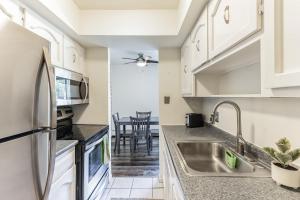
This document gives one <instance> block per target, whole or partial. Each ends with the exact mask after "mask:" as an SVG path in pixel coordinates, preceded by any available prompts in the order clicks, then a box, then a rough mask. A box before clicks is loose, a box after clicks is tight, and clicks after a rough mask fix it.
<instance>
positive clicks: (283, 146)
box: [276, 138, 291, 153]
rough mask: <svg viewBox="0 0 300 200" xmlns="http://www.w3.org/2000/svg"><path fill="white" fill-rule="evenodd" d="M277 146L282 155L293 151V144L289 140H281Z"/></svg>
mask: <svg viewBox="0 0 300 200" xmlns="http://www.w3.org/2000/svg"><path fill="white" fill-rule="evenodd" d="M276 145H277V147H278V149H279V150H280V151H281V152H282V153H285V152H287V151H288V150H290V149H291V143H290V141H289V140H288V139H287V138H281V139H280V140H279V141H278V142H277V143H276Z"/></svg>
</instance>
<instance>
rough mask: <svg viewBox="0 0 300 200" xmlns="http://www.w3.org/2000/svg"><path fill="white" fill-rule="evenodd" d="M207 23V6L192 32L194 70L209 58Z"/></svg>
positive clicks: (192, 66) (192, 68)
mask: <svg viewBox="0 0 300 200" xmlns="http://www.w3.org/2000/svg"><path fill="white" fill-rule="evenodd" d="M207 25H208V24H207V8H205V9H204V11H203V12H202V14H201V16H200V18H199V20H198V22H197V24H196V26H195V27H194V29H193V31H192V33H191V42H192V43H191V46H192V47H191V48H192V63H191V70H192V71H193V70H194V69H196V68H197V67H199V66H201V65H202V64H203V63H205V62H206V61H207V59H208V37H207V31H208V27H207Z"/></svg>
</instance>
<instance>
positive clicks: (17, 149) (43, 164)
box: [0, 132, 49, 200]
mask: <svg viewBox="0 0 300 200" xmlns="http://www.w3.org/2000/svg"><path fill="white" fill-rule="evenodd" d="M35 136H37V137H38V138H39V139H38V144H39V147H40V148H39V153H38V155H39V158H40V159H39V161H40V162H39V164H40V170H39V173H40V174H39V175H40V176H41V179H42V180H43V182H45V181H46V180H45V179H46V176H47V170H48V169H47V163H48V162H47V159H48V149H49V142H48V140H47V138H48V133H45V132H44V133H42V132H40V133H36V134H34V135H28V136H25V137H21V138H18V139H15V140H11V141H8V142H4V143H1V144H0V158H1V159H0V185H1V187H0V194H1V199H9V200H40V197H39V196H38V195H39V194H38V192H37V191H38V190H37V189H36V188H37V187H38V185H37V184H36V183H35V180H36V179H35V178H36V176H37V175H38V174H36V173H37V172H38V170H34V169H35V166H34V156H35V153H34V150H33V146H32V141H33V140H32V138H33V137H35Z"/></svg>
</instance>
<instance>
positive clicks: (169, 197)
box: [160, 132, 185, 200]
mask: <svg viewBox="0 0 300 200" xmlns="http://www.w3.org/2000/svg"><path fill="white" fill-rule="evenodd" d="M160 135H161V137H160V145H161V146H162V148H161V151H160V156H161V158H162V159H161V161H162V163H161V170H162V172H161V173H162V178H163V182H164V199H165V200H184V199H185V198H184V194H183V192H182V189H181V186H180V183H179V180H178V178H177V175H176V171H175V168H174V166H173V161H172V159H171V157H170V154H169V150H168V147H167V144H166V142H165V139H164V136H163V134H162V132H161V134H160Z"/></svg>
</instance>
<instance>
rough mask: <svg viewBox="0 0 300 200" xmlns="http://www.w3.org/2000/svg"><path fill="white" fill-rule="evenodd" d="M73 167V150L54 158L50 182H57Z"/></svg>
mask: <svg viewBox="0 0 300 200" xmlns="http://www.w3.org/2000/svg"><path fill="white" fill-rule="evenodd" d="M73 165H75V150H74V148H73V149H71V150H69V151H67V152H65V153H63V154H62V155H60V156H59V157H57V158H56V160H55V168H54V175H53V181H52V182H53V183H54V182H55V181H57V180H58V179H59V178H60V177H61V176H62V175H63V174H64V173H66V171H68V170H69V169H71V168H72V166H73Z"/></svg>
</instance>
